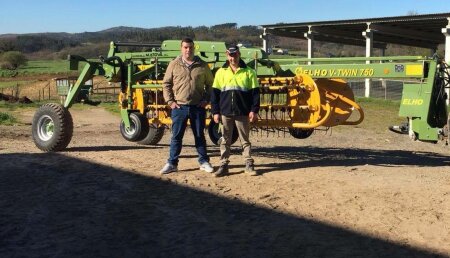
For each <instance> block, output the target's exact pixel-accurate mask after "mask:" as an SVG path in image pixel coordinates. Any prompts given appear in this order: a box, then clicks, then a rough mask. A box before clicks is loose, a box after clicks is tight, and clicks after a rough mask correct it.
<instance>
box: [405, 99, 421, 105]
mask: <svg viewBox="0 0 450 258" xmlns="http://www.w3.org/2000/svg"><path fill="white" fill-rule="evenodd" d="M402 104H403V105H410V106H420V105H422V104H423V99H404V100H403V101H402Z"/></svg>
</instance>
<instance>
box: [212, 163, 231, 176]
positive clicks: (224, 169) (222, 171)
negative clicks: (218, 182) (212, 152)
mask: <svg viewBox="0 0 450 258" xmlns="http://www.w3.org/2000/svg"><path fill="white" fill-rule="evenodd" d="M226 174H228V164H222V165H220V167H219V169H217V171H216V172H214V176H215V177H221V176H224V175H226Z"/></svg>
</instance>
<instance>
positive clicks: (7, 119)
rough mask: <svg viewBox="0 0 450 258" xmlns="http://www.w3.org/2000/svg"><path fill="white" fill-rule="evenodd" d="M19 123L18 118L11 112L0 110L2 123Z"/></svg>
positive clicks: (0, 121) (0, 122) (0, 123)
mask: <svg viewBox="0 0 450 258" xmlns="http://www.w3.org/2000/svg"><path fill="white" fill-rule="evenodd" d="M16 123H17V118H15V117H14V116H13V115H11V114H10V113H6V112H0V125H14V124H16Z"/></svg>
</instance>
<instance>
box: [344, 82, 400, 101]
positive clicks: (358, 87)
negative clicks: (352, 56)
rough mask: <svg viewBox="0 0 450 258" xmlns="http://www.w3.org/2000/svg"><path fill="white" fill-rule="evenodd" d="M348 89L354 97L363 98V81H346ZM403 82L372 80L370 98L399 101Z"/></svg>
mask: <svg viewBox="0 0 450 258" xmlns="http://www.w3.org/2000/svg"><path fill="white" fill-rule="evenodd" d="M348 84H349V86H350V88H351V89H352V91H353V93H354V94H355V96H356V97H364V96H365V87H366V86H365V81H364V80H357V81H348ZM402 90H403V81H395V80H372V81H371V85H370V97H371V98H379V99H386V100H401V99H402Z"/></svg>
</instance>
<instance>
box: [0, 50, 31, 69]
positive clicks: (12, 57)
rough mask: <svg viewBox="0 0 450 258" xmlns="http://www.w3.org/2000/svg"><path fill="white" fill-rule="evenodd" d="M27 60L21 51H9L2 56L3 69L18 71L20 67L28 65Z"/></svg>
mask: <svg viewBox="0 0 450 258" xmlns="http://www.w3.org/2000/svg"><path fill="white" fill-rule="evenodd" d="M27 61H28V60H27V58H26V57H25V56H24V55H23V54H22V53H21V52H19V51H8V52H5V53H4V54H3V55H2V58H1V68H3V69H8V70H16V69H17V68H19V67H20V66H23V65H26V64H27Z"/></svg>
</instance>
